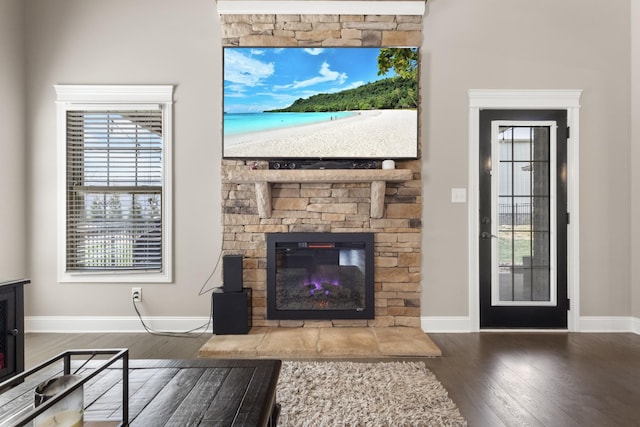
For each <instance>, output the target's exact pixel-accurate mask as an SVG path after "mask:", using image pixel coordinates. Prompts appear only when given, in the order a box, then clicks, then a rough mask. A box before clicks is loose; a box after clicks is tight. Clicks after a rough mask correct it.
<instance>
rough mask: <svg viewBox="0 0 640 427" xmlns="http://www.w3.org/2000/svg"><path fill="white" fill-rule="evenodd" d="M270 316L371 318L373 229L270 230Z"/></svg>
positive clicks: (268, 275) (268, 273) (268, 241)
mask: <svg viewBox="0 0 640 427" xmlns="http://www.w3.org/2000/svg"><path fill="white" fill-rule="evenodd" d="M266 237H267V318H268V319H279V320H284V319H373V318H374V277H373V272H374V268H373V267H374V266H373V259H374V257H373V245H374V241H373V233H269V234H267V236H266Z"/></svg>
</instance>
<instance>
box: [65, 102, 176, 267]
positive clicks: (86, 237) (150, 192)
mask: <svg viewBox="0 0 640 427" xmlns="http://www.w3.org/2000/svg"><path fill="white" fill-rule="evenodd" d="M162 164H163V162H162V111H161V110H160V109H158V110H149V111H67V194H66V196H67V197H66V199H67V270H68V271H77V270H104V269H107V270H131V269H141V270H160V269H161V268H162V210H161V209H160V207H161V206H162Z"/></svg>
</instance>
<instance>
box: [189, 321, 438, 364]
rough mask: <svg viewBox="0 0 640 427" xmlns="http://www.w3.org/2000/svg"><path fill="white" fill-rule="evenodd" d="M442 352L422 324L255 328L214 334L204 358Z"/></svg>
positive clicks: (201, 353) (434, 354)
mask: <svg viewBox="0 0 640 427" xmlns="http://www.w3.org/2000/svg"><path fill="white" fill-rule="evenodd" d="M438 356H442V352H441V351H440V349H439V348H438V346H437V345H436V344H435V343H434V342H433V341H432V340H431V338H429V336H428V335H427V334H425V333H424V332H423V331H422V330H421V329H419V328H410V327H401V326H398V327H388V328H374V327H334V328H315V327H309V328H267V327H256V328H252V329H251V330H250V331H249V333H248V334H246V335H214V336H213V337H211V339H209V341H207V342H206V343H205V344H204V345H203V346H202V347H201V348H200V351H199V352H198V357H202V358H279V359H308V358H313V359H315V358H341V357H349V358H385V357H438Z"/></svg>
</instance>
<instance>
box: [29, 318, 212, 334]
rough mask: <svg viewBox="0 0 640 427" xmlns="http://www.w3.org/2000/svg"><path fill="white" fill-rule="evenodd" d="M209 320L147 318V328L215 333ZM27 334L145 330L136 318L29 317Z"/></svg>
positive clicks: (165, 330)
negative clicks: (196, 329)
mask: <svg viewBox="0 0 640 427" xmlns="http://www.w3.org/2000/svg"><path fill="white" fill-rule="evenodd" d="M208 321H209V319H208V318H206V317H144V322H145V324H146V325H147V327H149V328H151V329H153V330H154V331H161V332H186V331H191V330H192V329H194V328H200V329H198V331H199V332H202V331H203V330H204V327H205V325H207V329H206V330H207V331H208V332H211V331H213V327H212V325H211V324H210V323H208ZM24 326H25V332H27V333H30V332H32V333H33V332H48V333H92V332H102V333H116V332H119V333H122V332H124V333H127V332H130V333H134V332H145V328H144V326H143V325H142V323H141V322H140V319H139V318H138V317H136V316H118V317H108V316H104V317H100V316H98V317H89V316H26V317H25V319H24Z"/></svg>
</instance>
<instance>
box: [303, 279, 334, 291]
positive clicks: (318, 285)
mask: <svg viewBox="0 0 640 427" xmlns="http://www.w3.org/2000/svg"><path fill="white" fill-rule="evenodd" d="M323 284H324V285H333V286H340V282H339V281H338V279H329V278H325V277H322V278H317V277H311V278H309V279H308V280H306V281H305V286H314V287H313V288H311V289H310V290H309V295H315V294H316V292H318V291H320V292H324V294H325V295H327V296H328V295H329V294H331V292H330V291H329V290H328V289H325V288H323V287H322V285H323Z"/></svg>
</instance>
